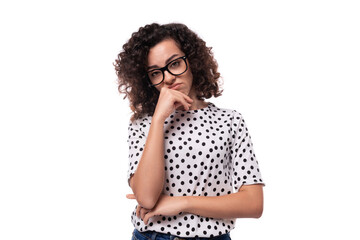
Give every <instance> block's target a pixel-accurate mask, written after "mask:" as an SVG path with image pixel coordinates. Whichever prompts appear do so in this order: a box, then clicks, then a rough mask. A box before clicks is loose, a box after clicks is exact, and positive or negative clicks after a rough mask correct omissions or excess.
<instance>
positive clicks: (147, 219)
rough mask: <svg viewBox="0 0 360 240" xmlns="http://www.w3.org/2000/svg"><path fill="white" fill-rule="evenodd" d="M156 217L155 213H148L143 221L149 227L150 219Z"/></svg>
mask: <svg viewBox="0 0 360 240" xmlns="http://www.w3.org/2000/svg"><path fill="white" fill-rule="evenodd" d="M154 215H155V213H154V212H148V213H147V214H146V215H145V217H144V219H143V221H144V223H145V225H147V224H148V222H149V218H151V217H152V216H154Z"/></svg>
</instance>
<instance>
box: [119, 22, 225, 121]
mask: <svg viewBox="0 0 360 240" xmlns="http://www.w3.org/2000/svg"><path fill="white" fill-rule="evenodd" d="M169 38H171V39H173V40H175V42H176V43H177V44H178V45H179V47H180V49H181V50H182V51H183V52H184V53H185V55H186V56H187V59H188V61H189V64H190V69H191V72H192V74H193V87H194V88H195V92H196V97H197V98H198V99H199V100H204V98H206V99H207V98H210V97H212V96H214V97H218V96H221V95H222V92H223V90H221V89H219V79H220V73H219V72H218V71H217V68H218V65H217V62H216V60H215V59H214V56H213V53H212V51H211V49H212V48H211V47H207V46H206V43H205V41H203V40H202V39H201V38H200V37H199V36H198V35H197V34H196V33H194V32H193V31H191V30H190V29H189V28H188V27H187V26H186V25H184V24H180V23H170V24H164V25H160V24H157V23H152V24H148V25H146V26H144V27H140V28H139V30H138V31H137V32H134V33H133V34H132V35H131V38H130V39H129V40H128V42H127V43H125V44H124V45H123V51H122V52H120V53H119V54H118V56H117V59H116V60H115V64H114V63H113V65H114V66H115V71H116V75H117V77H118V91H119V92H120V93H124V94H125V96H124V99H125V98H126V97H128V98H129V101H130V108H131V110H132V111H133V115H132V117H131V119H132V120H134V119H138V118H140V117H142V116H144V115H145V114H149V115H151V116H152V115H153V113H154V111H155V107H156V104H157V101H158V98H159V95H160V92H159V91H158V90H157V89H156V88H155V87H149V85H148V76H147V73H146V64H147V56H148V53H149V50H150V48H152V47H154V46H155V45H156V44H158V43H159V42H161V41H162V40H165V39H169Z"/></svg>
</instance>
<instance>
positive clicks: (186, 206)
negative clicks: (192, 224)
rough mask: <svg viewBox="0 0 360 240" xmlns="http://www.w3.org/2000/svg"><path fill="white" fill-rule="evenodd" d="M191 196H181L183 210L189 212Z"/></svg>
mask: <svg viewBox="0 0 360 240" xmlns="http://www.w3.org/2000/svg"><path fill="white" fill-rule="evenodd" d="M191 197H192V196H183V207H182V208H183V210H182V211H183V212H189V210H190V209H191Z"/></svg>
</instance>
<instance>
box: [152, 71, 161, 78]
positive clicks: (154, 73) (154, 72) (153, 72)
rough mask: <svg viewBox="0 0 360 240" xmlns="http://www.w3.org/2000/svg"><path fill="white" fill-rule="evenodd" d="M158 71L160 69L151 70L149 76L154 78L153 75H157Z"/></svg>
mask: <svg viewBox="0 0 360 240" xmlns="http://www.w3.org/2000/svg"><path fill="white" fill-rule="evenodd" d="M159 73H160V71H152V72H151V73H150V77H151V78H154V77H156V76H157V75H159Z"/></svg>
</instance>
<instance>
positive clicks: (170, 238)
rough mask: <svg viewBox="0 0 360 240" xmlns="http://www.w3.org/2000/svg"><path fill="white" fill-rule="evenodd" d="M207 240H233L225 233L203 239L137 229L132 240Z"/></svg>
mask: <svg viewBox="0 0 360 240" xmlns="http://www.w3.org/2000/svg"><path fill="white" fill-rule="evenodd" d="M205 239H214V240H231V238H230V233H225V234H223V235H220V236H216V237H213V238H202V237H193V238H191V237H190V238H186V237H178V236H175V235H170V234H165V233H159V232H155V231H146V232H139V231H138V230H137V229H134V231H133V235H132V238H131V240H205Z"/></svg>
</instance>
